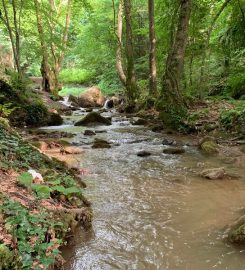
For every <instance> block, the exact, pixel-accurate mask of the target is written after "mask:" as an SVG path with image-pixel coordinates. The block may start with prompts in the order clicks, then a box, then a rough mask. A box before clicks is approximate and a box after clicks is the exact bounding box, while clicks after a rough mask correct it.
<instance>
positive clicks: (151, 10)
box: [148, 0, 157, 95]
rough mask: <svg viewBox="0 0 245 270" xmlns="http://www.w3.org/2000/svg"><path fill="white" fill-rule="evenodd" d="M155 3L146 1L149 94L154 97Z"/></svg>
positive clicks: (155, 82)
mask: <svg viewBox="0 0 245 270" xmlns="http://www.w3.org/2000/svg"><path fill="white" fill-rule="evenodd" d="M154 5H155V3H154V0H148V10H149V11H148V12H149V40H150V49H149V66H150V77H149V90H150V91H149V93H150V94H151V95H155V94H156V92H157V65H156V33H155V6H154Z"/></svg>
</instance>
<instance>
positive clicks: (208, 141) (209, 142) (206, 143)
mask: <svg viewBox="0 0 245 270" xmlns="http://www.w3.org/2000/svg"><path fill="white" fill-rule="evenodd" d="M199 147H200V149H201V150H202V151H203V152H204V153H206V154H209V155H212V154H217V153H218V148H219V146H218V144H217V143H216V141H215V140H214V139H213V138H211V137H205V138H203V139H202V140H201V141H200V142H199Z"/></svg>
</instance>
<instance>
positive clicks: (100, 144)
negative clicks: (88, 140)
mask: <svg viewBox="0 0 245 270" xmlns="http://www.w3.org/2000/svg"><path fill="white" fill-rule="evenodd" d="M92 148H111V145H110V143H109V142H107V141H105V140H102V139H95V141H94V144H93V145H92Z"/></svg>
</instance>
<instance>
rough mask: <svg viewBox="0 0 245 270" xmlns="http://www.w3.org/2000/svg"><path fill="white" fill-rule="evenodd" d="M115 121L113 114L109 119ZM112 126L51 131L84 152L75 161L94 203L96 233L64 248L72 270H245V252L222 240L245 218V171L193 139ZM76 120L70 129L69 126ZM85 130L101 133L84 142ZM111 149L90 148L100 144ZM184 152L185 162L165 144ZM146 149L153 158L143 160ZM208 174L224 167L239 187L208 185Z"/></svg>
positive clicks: (80, 235)
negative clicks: (201, 147)
mask: <svg viewBox="0 0 245 270" xmlns="http://www.w3.org/2000/svg"><path fill="white" fill-rule="evenodd" d="M105 116H110V113H107V114H105ZM112 116H113V118H112V120H113V121H112V122H113V124H112V125H111V126H109V127H107V126H106V127H105V126H100V127H94V128H84V127H74V126H73V125H72V123H71V121H72V120H74V119H80V118H81V115H77V116H73V117H72V118H69V117H68V118H67V119H66V123H67V124H66V125H64V126H61V127H51V128H50V129H51V130H52V129H53V130H57V129H58V130H64V131H68V132H72V133H74V134H75V136H74V137H73V138H72V139H70V141H71V142H72V143H73V144H74V145H78V146H81V147H82V148H83V149H85V153H84V154H83V155H81V156H79V158H77V163H78V164H79V167H80V168H83V169H84V170H86V174H85V175H84V176H83V180H84V181H85V182H86V183H87V185H88V187H87V189H86V191H85V196H86V197H87V198H88V199H89V200H90V201H91V202H92V208H93V213H94V219H93V227H92V228H91V229H90V230H88V231H83V230H81V229H78V230H77V233H76V235H75V237H74V239H73V240H72V241H71V242H70V243H69V245H68V246H67V247H66V248H64V250H63V254H64V257H65V259H66V261H67V263H66V265H65V269H66V270H81V269H84V270H110V269H122V270H126V269H128V270H144V269H145V270H156V269H160V270H178V269H179V270H209V269H217V270H226V269H227V270H244V269H245V250H244V249H242V248H239V247H235V246H233V245H230V244H228V243H227V242H226V241H225V240H224V236H225V229H226V225H228V224H231V223H233V222H234V221H235V220H236V219H237V218H238V217H240V216H241V215H242V213H244V205H245V204H244V203H245V181H244V180H245V178H244V175H245V168H244V167H242V166H240V167H237V166H236V165H234V164H227V162H226V163H224V160H223V159H221V158H217V157H212V158H210V157H207V156H205V155H203V154H202V153H200V151H199V150H198V149H197V147H196V146H186V145H192V144H193V138H192V137H190V136H189V137H185V136H180V135H176V136H175V135H166V134H164V133H153V132H152V131H150V130H149V129H147V128H145V127H142V126H132V125H131V124H130V123H129V121H128V119H127V118H126V117H124V116H120V115H116V114H113V115H112ZM69 121H70V122H69ZM85 129H92V130H97V131H100V132H102V133H98V134H97V135H96V136H94V137H85V136H84V135H83V132H82V131H84V130H85ZM95 137H96V138H101V139H105V140H107V141H109V142H111V143H112V148H110V149H92V148H91V143H92V141H93V140H94V138H95ZM166 137H168V138H172V139H174V140H176V141H177V142H179V143H181V144H183V145H184V148H185V150H186V152H185V153H184V154H182V155H167V154H163V153H162V151H163V149H164V148H167V146H164V145H163V144H162V140H163V139H164V138H166ZM141 150H147V151H149V152H151V153H152V155H151V156H149V157H146V158H142V157H138V156H137V153H138V152H139V151H141ZM202 166H205V168H206V167H207V168H217V167H225V168H226V169H227V170H228V171H229V172H230V173H235V174H236V175H239V176H240V178H238V179H234V180H216V181H211V180H205V179H202V178H201V177H200V176H198V174H199V172H200V171H201V170H202Z"/></svg>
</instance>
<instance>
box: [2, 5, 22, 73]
mask: <svg viewBox="0 0 245 270" xmlns="http://www.w3.org/2000/svg"><path fill="white" fill-rule="evenodd" d="M23 5H24V1H23V0H12V1H6V0H2V8H3V12H1V14H0V19H1V20H2V22H3V23H4V25H5V26H6V29H7V32H8V35H9V38H10V42H11V46H12V51H13V56H14V63H15V69H16V71H17V72H18V73H19V75H21V73H22V72H21V71H22V70H21V52H20V38H21V36H20V29H21V17H22V11H23Z"/></svg>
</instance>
